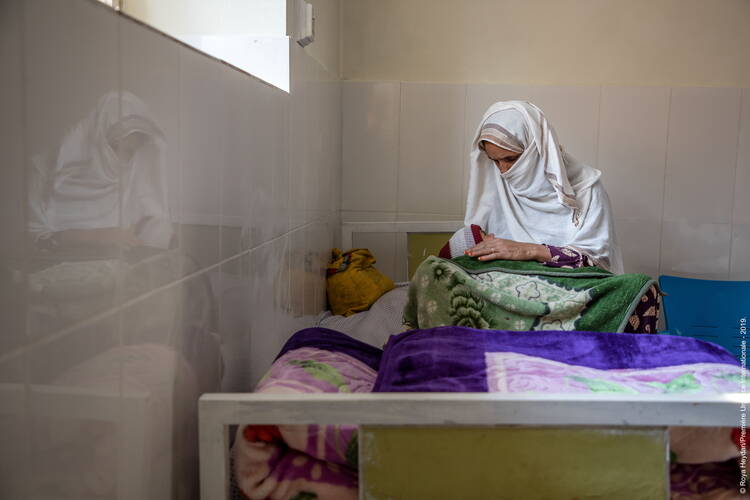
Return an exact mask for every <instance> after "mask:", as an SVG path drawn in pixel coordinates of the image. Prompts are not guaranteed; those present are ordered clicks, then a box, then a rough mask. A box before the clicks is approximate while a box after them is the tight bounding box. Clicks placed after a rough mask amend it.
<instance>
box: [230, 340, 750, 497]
mask: <svg viewBox="0 0 750 500" xmlns="http://www.w3.org/2000/svg"><path fill="white" fill-rule="evenodd" d="M746 375H747V372H746V371H743V369H742V368H741V367H740V366H739V365H738V362H737V360H736V359H735V358H734V357H733V356H732V355H731V354H729V353H728V352H727V351H725V350H724V349H722V348H721V347H719V346H716V345H714V344H710V343H707V342H703V341H700V340H697V339H692V338H686V337H672V336H667V335H633V334H620V333H600V332H567V331H540V332H534V331H531V332H514V331H491V330H476V329H470V328H463V327H442V328H433V329H428V330H413V331H409V332H405V333H402V334H399V335H394V336H392V337H391V339H390V340H389V341H388V343H387V344H386V346H385V348H384V351H381V350H379V349H376V348H374V347H372V346H370V345H368V344H364V343H362V342H359V341H357V340H354V339H352V338H351V337H348V336H347V335H344V334H342V333H339V332H335V331H333V330H328V329H325V328H310V329H307V330H302V331H300V332H298V333H296V334H295V335H294V336H292V338H291V339H290V340H289V341H288V342H287V344H286V345H285V346H284V348H283V349H282V352H281V353H280V354H279V357H278V358H277V359H276V361H275V362H274V364H273V365H272V367H271V369H270V370H269V372H268V373H267V374H266V376H265V377H263V379H262V380H261V382H260V383H259V385H258V388H257V391H258V392H276V393H280V392H286V393H311V392H513V393H594V392H607V393H630V394H639V393H657V394H659V393H661V394H671V393H683V394H715V393H724V392H740V390H741V387H740V384H741V382H742V378H743V377H744V376H746ZM735 441H736V439H735V438H734V436H733V433H732V430H731V429H727V428H674V429H670V442H671V447H672V462H673V463H672V469H671V474H672V498H675V499H676V498H680V499H692V498H735V494H736V488H735V487H734V486H733V485H736V484H737V482H736V476H737V472H738V468H737V466H736V463H735V462H734V459H735V458H736V457H737V456H738V455H739V452H738V450H737V446H736V444H735ZM357 453H358V449H357V433H356V428H355V427H354V426H313V425H310V426H278V427H276V426H241V427H240V428H239V429H238V432H237V436H236V440H235V444H234V449H233V458H234V473H235V477H236V482H237V485H238V486H239V488H240V490H241V491H242V492H243V493H244V494H245V495H246V496H247V497H248V498H251V499H261V498H273V499H296V500H303V499H314V498H316V499H352V500H353V499H355V498H357ZM705 462H712V463H705Z"/></svg>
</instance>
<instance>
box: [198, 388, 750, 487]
mask: <svg viewBox="0 0 750 500" xmlns="http://www.w3.org/2000/svg"><path fill="white" fill-rule="evenodd" d="M747 404H750V395H748V394H724V395H712V396H690V395H678V394H675V395H663V394H641V395H630V394H627V395H622V394H596V395H589V394H491V393H489V394H484V393H388V394H385V393H377V394H373V393H369V394H288V395H286V394H205V395H203V396H202V397H201V398H200V401H199V410H198V411H199V421H200V459H201V463H200V480H201V498H202V499H203V500H219V499H223V498H227V488H228V484H229V439H228V431H227V426H229V425H241V424H261V425H282V424H287V425H289V424H357V425H379V426H408V425H435V426H509V425H516V426H587V427H592V426H622V427H645V426H650V427H654V426H656V427H660V426H664V427H667V426H696V427H700V426H704V427H708V426H711V427H713V426H722V427H724V426H725V427H738V426H740V419H741V415H742V411H743V406H742V405H747Z"/></svg>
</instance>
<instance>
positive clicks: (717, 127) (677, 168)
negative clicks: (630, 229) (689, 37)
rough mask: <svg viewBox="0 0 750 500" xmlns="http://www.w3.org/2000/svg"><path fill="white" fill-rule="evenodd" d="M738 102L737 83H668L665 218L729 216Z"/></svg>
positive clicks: (709, 219)
mask: <svg viewBox="0 0 750 500" xmlns="http://www.w3.org/2000/svg"><path fill="white" fill-rule="evenodd" d="M739 106H740V91H739V89H727V88H674V89H672V101H671V110H670V118H669V140H668V143H667V170H666V172H667V175H666V185H665V191H664V220H665V221H678V220H681V221H695V222H705V223H728V222H731V221H732V205H731V201H732V197H731V192H732V189H733V183H734V180H735V171H736V168H735V166H736V162H737V134H738V129H737V126H738V122H739Z"/></svg>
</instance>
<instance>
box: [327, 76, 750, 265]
mask: <svg viewBox="0 0 750 500" xmlns="http://www.w3.org/2000/svg"><path fill="white" fill-rule="evenodd" d="M509 99H523V100H529V101H531V102H534V103H535V104H537V105H539V106H540V107H541V108H542V109H543V110H544V111H545V113H546V115H547V116H548V117H549V119H550V121H551V122H552V124H553V125H554V126H555V128H556V130H557V132H558V135H559V137H560V141H561V143H562V144H563V146H564V147H565V148H566V149H567V150H568V151H570V152H571V153H572V154H574V155H575V156H576V157H578V158H579V159H580V160H582V161H584V162H586V163H588V164H590V165H592V166H595V167H597V168H599V169H600V170H602V172H603V177H602V179H603V182H604V185H605V187H606V188H607V191H608V193H609V195H610V198H611V200H612V205H613V210H614V215H615V222H616V228H617V236H618V239H619V241H620V244H621V246H622V248H623V253H624V258H625V266H626V270H628V271H631V272H644V273H647V274H651V275H658V274H675V275H683V276H694V277H704V278H718V279H727V278H729V279H748V277H749V276H750V268H749V267H748V265H747V254H748V250H747V243H748V238H750V229H748V228H749V227H750V216H748V215H747V214H748V213H750V212H749V211H748V210H746V209H745V208H744V207H745V205H746V203H744V201H743V200H744V197H745V193H747V192H750V89H735V88H663V87H597V86H590V87H584V86H581V87H571V86H560V87H554V86H549V87H544V86H520V85H491V84H460V83H459V84H443V83H439V84H438V83H405V82H404V83H399V82H344V84H343V123H344V145H343V169H344V184H343V187H342V193H343V194H342V199H343V201H342V218H343V220H345V221H362V220H384V221H387V220H406V219H412V220H439V219H446V218H449V219H450V218H453V219H459V220H460V219H462V218H463V211H464V206H465V200H466V187H467V180H468V152H469V146H470V142H471V140H472V138H473V136H474V134H475V132H476V127H477V125H478V123H479V120H480V119H481V117H482V114H483V113H484V111H485V110H486V108H487V107H488V106H489V105H490V104H492V103H493V102H496V101H500V100H509ZM388 247H390V246H388ZM394 258H395V257H394V255H391V254H388V253H386V252H385V251H384V252H383V254H382V255H381V256H380V259H381V261H382V265H383V266H385V267H388V268H390V267H392V266H393V259H394Z"/></svg>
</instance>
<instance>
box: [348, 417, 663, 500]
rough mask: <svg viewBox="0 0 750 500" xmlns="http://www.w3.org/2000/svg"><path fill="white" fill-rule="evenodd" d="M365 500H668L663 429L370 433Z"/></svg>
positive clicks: (365, 447)
mask: <svg viewBox="0 0 750 500" xmlns="http://www.w3.org/2000/svg"><path fill="white" fill-rule="evenodd" d="M360 432H361V434H360V436H361V437H360V446H361V447H362V448H361V455H360V472H361V476H360V486H361V488H363V494H364V498H365V499H366V500H374V499H378V500H386V499H389V500H414V499H433V498H434V499H437V498H440V499H462V500H464V499H474V498H477V499H488V498H491V499H513V500H516V499H523V500H535V499H548V500H560V499H571V500H572V499H577V500H585V499H602V500H603V499H606V500H620V499H622V500H654V499H663V498H666V496H667V492H668V491H669V490H668V487H669V484H668V480H667V477H668V476H667V473H668V463H667V451H666V450H667V445H668V443H667V434H666V431H665V429H662V428H590V429H585V428H548V427H532V428H519V427H494V428H489V427H473V428H472V427H453V428H445V427H441V428H436V427H364V428H363V429H362V430H361V431H360Z"/></svg>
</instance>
